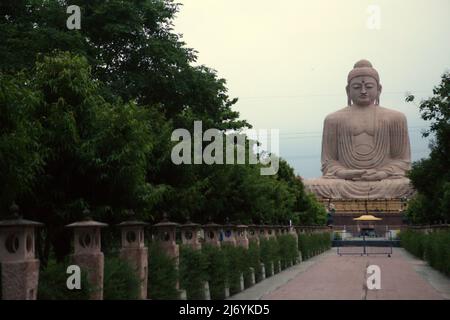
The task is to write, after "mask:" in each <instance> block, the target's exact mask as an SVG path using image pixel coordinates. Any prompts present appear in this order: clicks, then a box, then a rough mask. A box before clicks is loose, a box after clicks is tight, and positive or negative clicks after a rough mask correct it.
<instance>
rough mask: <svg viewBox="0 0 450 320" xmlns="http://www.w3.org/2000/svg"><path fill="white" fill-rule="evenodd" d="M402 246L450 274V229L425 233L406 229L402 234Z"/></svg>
mask: <svg viewBox="0 0 450 320" xmlns="http://www.w3.org/2000/svg"><path fill="white" fill-rule="evenodd" d="M400 241H401V244H402V247H403V248H405V249H406V250H408V251H409V252H411V253H412V254H413V255H415V256H416V257H418V258H420V259H423V260H426V261H427V262H428V263H429V264H430V266H432V267H433V268H435V269H437V270H439V271H441V272H443V273H445V274H447V275H450V231H435V232H432V233H430V234H424V233H422V232H419V231H414V230H406V231H403V232H402V233H401V234H400Z"/></svg>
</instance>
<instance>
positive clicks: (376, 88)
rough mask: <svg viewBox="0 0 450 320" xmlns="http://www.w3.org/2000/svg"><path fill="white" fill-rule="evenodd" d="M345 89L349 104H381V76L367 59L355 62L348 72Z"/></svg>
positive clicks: (360, 105)
mask: <svg viewBox="0 0 450 320" xmlns="http://www.w3.org/2000/svg"><path fill="white" fill-rule="evenodd" d="M345 89H346V91H347V103H348V105H349V106H351V105H356V106H359V107H366V106H370V105H379V104H380V94H381V84H380V76H379V75H378V72H377V70H375V69H374V68H373V67H372V64H371V63H370V62H369V61H367V60H360V61H358V62H357V63H355V65H354V66H353V70H351V71H350V72H349V74H348V77H347V86H346V87H345Z"/></svg>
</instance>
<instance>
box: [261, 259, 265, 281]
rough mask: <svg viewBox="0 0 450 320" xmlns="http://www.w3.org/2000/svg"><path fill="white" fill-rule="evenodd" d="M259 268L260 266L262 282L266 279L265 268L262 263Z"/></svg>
mask: <svg viewBox="0 0 450 320" xmlns="http://www.w3.org/2000/svg"><path fill="white" fill-rule="evenodd" d="M260 266H261V280H264V279H265V278H266V266H265V265H264V263H262V262H261V264H260Z"/></svg>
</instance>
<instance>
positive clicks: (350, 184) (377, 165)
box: [305, 106, 413, 199]
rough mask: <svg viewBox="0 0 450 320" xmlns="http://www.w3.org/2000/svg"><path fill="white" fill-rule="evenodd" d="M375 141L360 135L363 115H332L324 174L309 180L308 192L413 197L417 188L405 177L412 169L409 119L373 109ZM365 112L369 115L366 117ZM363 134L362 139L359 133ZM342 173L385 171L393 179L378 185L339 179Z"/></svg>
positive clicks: (346, 110)
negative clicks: (359, 128)
mask: <svg viewBox="0 0 450 320" xmlns="http://www.w3.org/2000/svg"><path fill="white" fill-rule="evenodd" d="M370 111H373V116H371V120H370V121H371V124H372V125H373V128H372V135H371V136H370V135H368V134H367V133H363V134H364V135H365V136H362V141H363V147H361V146H360V145H358V144H361V135H360V137H359V140H358V137H357V135H356V134H355V133H356V132H357V130H356V129H355V128H356V127H357V126H358V123H357V122H358V121H360V119H361V118H360V115H361V114H356V113H355V111H354V109H352V108H350V107H346V108H343V109H341V110H339V111H337V112H334V113H332V114H330V115H328V116H327V117H326V119H325V122H324V130H323V138H322V173H323V176H322V177H321V178H318V179H309V180H305V186H306V188H307V189H309V190H310V191H311V192H313V193H315V194H316V195H317V196H319V197H321V198H332V199H368V198H369V199H393V198H403V197H410V196H411V194H412V193H413V188H412V186H411V184H410V181H409V179H408V178H406V177H405V174H406V171H407V170H409V169H410V167H411V149H410V144H409V136H408V127H407V123H406V117H405V116H404V115H403V114H402V113H400V112H398V111H394V110H390V109H386V108H383V107H380V106H373V107H370V109H367V112H370ZM364 112H366V111H364ZM358 134H359V133H358ZM343 169H356V170H369V169H374V170H376V171H384V172H386V173H387V174H388V177H387V178H386V179H384V180H379V181H364V180H360V181H354V180H345V179H340V178H339V177H338V176H337V173H338V172H339V171H340V170H343Z"/></svg>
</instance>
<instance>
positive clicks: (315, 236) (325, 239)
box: [298, 232, 331, 260]
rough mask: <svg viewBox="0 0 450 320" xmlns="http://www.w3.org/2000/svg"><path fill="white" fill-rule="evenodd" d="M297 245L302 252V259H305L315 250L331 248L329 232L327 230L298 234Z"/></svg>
mask: <svg viewBox="0 0 450 320" xmlns="http://www.w3.org/2000/svg"><path fill="white" fill-rule="evenodd" d="M298 247H299V249H300V252H301V254H302V259H303V260H307V259H309V258H311V257H313V256H314V255H315V254H316V253H317V252H323V251H325V250H328V249H330V248H331V238H330V234H329V233H328V232H322V233H306V234H305V233H302V234H299V235H298Z"/></svg>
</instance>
